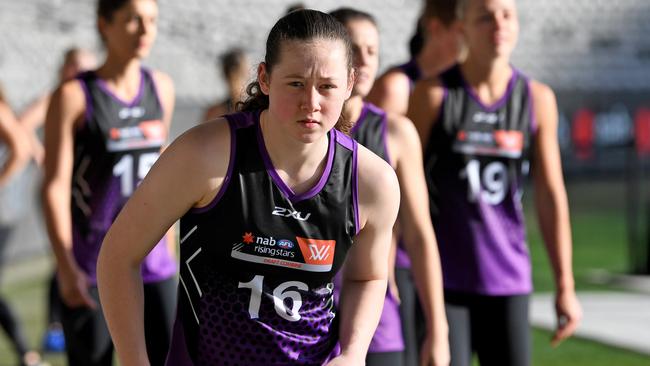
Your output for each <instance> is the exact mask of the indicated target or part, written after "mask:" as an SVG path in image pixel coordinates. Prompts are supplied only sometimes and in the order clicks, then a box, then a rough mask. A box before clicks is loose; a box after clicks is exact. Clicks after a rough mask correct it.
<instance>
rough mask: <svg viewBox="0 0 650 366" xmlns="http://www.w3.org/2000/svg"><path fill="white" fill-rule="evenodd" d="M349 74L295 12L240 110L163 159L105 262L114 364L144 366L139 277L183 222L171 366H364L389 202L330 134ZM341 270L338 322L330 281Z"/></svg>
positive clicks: (334, 28)
mask: <svg viewBox="0 0 650 366" xmlns="http://www.w3.org/2000/svg"><path fill="white" fill-rule="evenodd" d="M352 70H353V68H352V52H351V50H350V41H349V37H348V35H347V32H346V31H345V28H344V27H343V26H342V25H341V24H340V23H339V22H338V21H336V20H335V19H334V18H333V17H331V16H329V15H327V14H324V13H321V12H318V11H313V10H302V11H294V12H291V13H289V14H287V15H286V16H284V17H283V18H281V19H280V20H278V22H277V23H276V24H275V25H274V27H273V28H272V29H271V31H270V33H269V36H268V39H267V43H266V56H265V60H264V62H262V63H260V65H259V67H258V74H257V82H256V83H254V84H252V85H251V86H250V87H249V89H248V90H249V92H250V94H251V96H250V98H249V99H248V100H247V102H246V103H244V105H243V106H242V111H241V112H239V113H235V114H231V115H227V116H226V117H225V118H221V119H217V120H215V121H211V122H207V123H204V124H201V125H199V126H197V127H195V128H193V129H191V130H190V131H188V132H186V133H185V134H184V135H182V136H181V137H180V138H179V139H177V140H176V141H175V142H174V143H173V144H172V145H171V146H170V147H169V149H167V150H166V151H165V153H164V154H163V155H162V157H161V159H160V160H159V161H158V162H157V163H156V165H155V166H154V167H153V169H152V170H151V172H150V173H149V175H148V176H147V178H146V179H145V180H144V181H143V182H142V184H141V185H140V187H139V188H138V190H137V191H136V192H135V194H134V195H133V197H132V198H131V200H130V201H129V202H128V203H127V205H126V206H125V208H124V210H123V211H122V213H121V214H120V216H119V217H118V218H117V220H116V222H115V224H114V225H113V227H112V228H111V230H110V231H109V233H108V235H107V236H106V239H105V242H104V245H103V246H102V252H101V253H100V258H99V264H98V271H99V285H100V292H101V298H102V305H103V307H104V311H105V314H106V318H107V320H108V324H109V327H110V329H111V334H112V336H113V340H114V342H115V345H116V347H117V351H118V354H119V357H120V361H121V364H122V365H125V366H128V365H144V364H147V351H146V348H145V343H146V337H145V335H144V332H143V330H142V329H143V327H142V306H143V299H142V287H141V286H142V285H141V277H140V272H139V271H138V268H139V267H140V263H141V261H142V258H144V256H145V255H146V254H147V253H148V252H149V251H150V250H151V248H152V247H153V246H154V244H155V242H156V241H157V240H158V239H159V238H160V237H161V236H162V235H163V234H164V232H165V231H166V230H167V228H168V227H169V226H170V225H171V224H172V223H174V222H175V221H176V220H177V219H178V218H181V263H182V265H181V270H180V284H179V288H180V290H179V291H180V296H179V302H178V307H177V319H176V323H175V326H174V336H173V340H172V346H171V350H170V353H169V356H168V359H167V364H169V365H226V364H228V365H231V366H236V365H264V364H276V365H322V364H328V365H330V366H334V365H346V366H348V365H363V364H364V360H365V356H366V351H367V349H368V344H369V342H370V339H371V338H372V334H373V332H374V330H375V328H376V326H377V322H378V320H379V314H380V312H381V305H382V304H383V298H384V293H385V291H386V276H387V265H386V263H387V261H388V252H389V248H390V239H391V227H392V226H393V223H394V221H395V217H396V215H397V210H398V206H399V188H398V183H397V179H396V178H395V174H394V172H393V170H392V169H391V167H390V166H389V165H388V164H386V162H384V161H383V160H381V159H380V158H379V157H377V156H375V155H374V154H372V153H371V152H370V151H368V150H367V149H366V148H364V147H362V146H358V145H357V144H356V142H354V141H353V140H352V139H350V138H349V137H347V136H345V135H344V134H342V133H341V132H339V131H337V130H336V129H334V126H335V124H337V121H338V120H339V117H340V114H341V108H342V106H343V102H344V101H345V100H346V99H347V98H348V97H349V95H350V92H351V89H352V85H353V82H354V74H353V71H352ZM343 127H344V126H343ZM143 217H146V220H141V219H139V218H143ZM136 218H138V219H136ZM344 261H345V266H344V270H343V282H344V284H343V293H342V302H341V313H340V314H341V315H340V316H339V315H337V314H336V311H335V309H334V302H333V295H332V292H333V286H332V278H333V276H334V274H335V273H336V272H337V271H338V270H339V269H340V268H341V267H342V266H343V263H344ZM338 341H340V345H341V350H340V353H339V355H338V356H334V355H335V345H336V344H337V342H338Z"/></svg>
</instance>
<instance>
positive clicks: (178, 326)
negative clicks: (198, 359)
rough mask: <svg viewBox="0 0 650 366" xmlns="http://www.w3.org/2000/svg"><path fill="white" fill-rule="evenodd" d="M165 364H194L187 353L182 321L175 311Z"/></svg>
mask: <svg viewBox="0 0 650 366" xmlns="http://www.w3.org/2000/svg"><path fill="white" fill-rule="evenodd" d="M165 365H168V366H194V362H192V359H191V358H190V355H189V354H188V353H187V344H186V343H185V332H184V331H183V322H182V321H181V318H180V315H179V314H178V312H177V313H176V319H175V320H174V329H173V332H172V339H171V343H170V345H169V352H168V353H167V360H165Z"/></svg>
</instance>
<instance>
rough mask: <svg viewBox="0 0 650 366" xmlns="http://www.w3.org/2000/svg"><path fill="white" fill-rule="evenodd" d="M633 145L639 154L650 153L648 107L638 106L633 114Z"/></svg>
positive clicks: (649, 111)
mask: <svg viewBox="0 0 650 366" xmlns="http://www.w3.org/2000/svg"><path fill="white" fill-rule="evenodd" d="M634 145H635V146H636V152H637V153H638V154H639V155H646V154H650V109H647V108H639V109H637V111H636V116H634Z"/></svg>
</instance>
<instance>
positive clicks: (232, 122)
mask: <svg viewBox="0 0 650 366" xmlns="http://www.w3.org/2000/svg"><path fill="white" fill-rule="evenodd" d="M225 117H226V120H228V125H229V126H230V160H229V161H228V170H227V172H226V177H225V178H224V179H223V182H222V183H221V187H220V188H219V192H218V193H217V195H216V196H215V197H214V199H213V200H212V202H210V203H209V204H208V205H207V206H203V207H197V208H192V209H190V211H189V212H191V213H193V214H200V213H203V212H206V211H208V210H211V209H212V208H213V207H214V206H215V205H216V204H217V202H219V201H220V200H221V197H223V195H224V194H225V193H226V190H227V189H228V185H229V184H230V180H231V179H232V171H233V169H234V168H235V152H236V151H237V150H236V148H237V137H236V135H237V123H238V122H237V119H235V118H232V117H231V116H229V115H226V116H225Z"/></svg>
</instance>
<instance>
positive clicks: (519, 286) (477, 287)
mask: <svg viewBox="0 0 650 366" xmlns="http://www.w3.org/2000/svg"><path fill="white" fill-rule="evenodd" d="M451 178H452V179H449V178H447V179H446V180H445V181H443V182H441V184H440V191H441V192H446V193H445V194H444V195H441V197H440V199H439V207H440V211H441V212H444V213H445V214H444V215H440V216H439V217H438V219H437V222H436V236H437V237H438V247H439V250H440V257H441V264H442V268H443V283H444V286H445V288H447V289H450V290H456V291H461V292H470V293H478V294H483V295H494V296H499V295H517V294H525V293H529V292H530V291H531V289H532V284H531V272H530V259H529V256H528V248H527V247H526V237H525V235H526V234H525V224H524V221H523V216H522V214H521V212H520V209H519V208H518V207H517V203H516V202H517V198H516V197H513V196H514V195H515V193H510V194H509V195H508V196H507V197H506V200H505V201H503V202H502V203H500V204H499V205H496V206H495V205H491V204H489V203H485V202H482V201H479V202H480V203H478V204H471V203H469V202H467V192H466V191H465V190H464V188H463V185H461V184H458V182H457V180H456V177H451ZM513 192H514V191H513ZM468 263H472V264H473V265H467V264H468Z"/></svg>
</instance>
